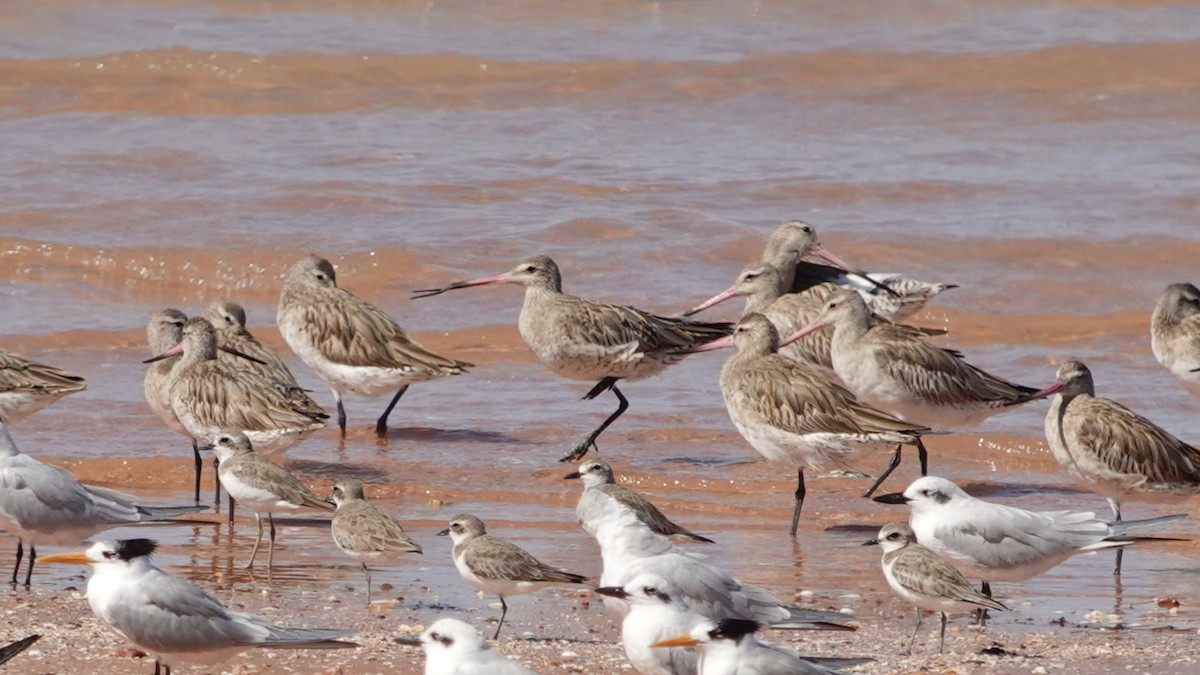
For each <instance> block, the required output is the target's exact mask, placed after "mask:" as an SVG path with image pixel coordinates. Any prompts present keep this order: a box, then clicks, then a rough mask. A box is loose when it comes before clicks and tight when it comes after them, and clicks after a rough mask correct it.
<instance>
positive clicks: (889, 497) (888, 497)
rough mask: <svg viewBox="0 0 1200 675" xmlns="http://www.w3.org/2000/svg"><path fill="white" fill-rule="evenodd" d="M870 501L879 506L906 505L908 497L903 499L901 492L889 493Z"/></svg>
mask: <svg viewBox="0 0 1200 675" xmlns="http://www.w3.org/2000/svg"><path fill="white" fill-rule="evenodd" d="M871 499H872V500H873V501H877V502H879V503H880V504H907V503H908V502H909V499H908V497H905V496H904V493H903V492H889V493H887V494H885V495H878V496H875V497H872V498H871Z"/></svg>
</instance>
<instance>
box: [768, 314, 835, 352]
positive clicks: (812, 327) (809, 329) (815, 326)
mask: <svg viewBox="0 0 1200 675" xmlns="http://www.w3.org/2000/svg"><path fill="white" fill-rule="evenodd" d="M824 327H825V324H824V323H822V322H821V320H820V319H817V320H816V321H813V322H812V323H810V324H808V325H807V326H805V327H804V328H801V329H800V330H798V331H796V332H795V333H792V334H791V335H789V336H788V337H787V339H785V340H784V341H783V342H780V343H779V346H780V347H784V346H786V345H790V344H792V343H793V342H795V341H796V340H799V339H800V338H802V337H804V336H805V335H809V334H811V333H815V332H817V331H819V330H821V329H822V328H824Z"/></svg>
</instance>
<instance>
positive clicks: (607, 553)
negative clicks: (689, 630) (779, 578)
mask: <svg viewBox="0 0 1200 675" xmlns="http://www.w3.org/2000/svg"><path fill="white" fill-rule="evenodd" d="M584 529H587V530H589V531H591V532H592V533H593V536H594V537H595V538H596V542H597V543H599V544H600V554H601V558H602V559H603V562H604V572H603V574H602V575H601V577H600V585H601V586H608V587H618V586H619V587H624V586H625V585H626V584H628V583H630V582H631V581H633V580H634V579H636V578H637V577H638V576H639V575H641V574H644V573H653V574H656V575H658V576H660V577H662V578H664V579H666V580H668V581H669V582H671V583H672V584H673V585H674V586H675V587H676V588H677V589H679V593H680V597H681V599H682V600H683V601H684V602H685V603H686V604H687V605H688V607H690V608H691V610H692V611H694V612H696V613H697V614H700V615H702V616H704V617H707V618H710V619H748V620H754V621H758V622H760V623H763V624H766V625H776V624H784V623H786V624H789V627H791V628H808V629H816V630H843V631H852V630H855V629H854V628H853V627H851V626H847V625H846V624H845V622H846V621H848V620H849V619H850V617H847V616H846V615H844V614H840V613H838V612H825V611H817V610H811V609H801V608H799V607H791V606H788V605H785V604H783V603H782V602H780V601H779V600H778V599H776V598H775V597H774V596H772V595H771V594H770V593H768V592H767V591H766V590H765V589H762V588H759V587H757V586H751V585H750V584H744V583H742V582H741V581H740V580H738V579H736V578H734V577H733V576H732V575H730V574H729V573H728V572H726V571H724V570H722V569H720V568H719V567H717V566H716V565H714V564H712V563H711V562H709V560H708V556H705V555H702V554H700V553H695V552H693V551H690V550H688V549H685V548H683V547H681V546H678V545H676V544H675V543H674V542H672V541H671V540H670V539H667V538H666V537H663V536H661V535H658V534H655V533H654V532H653V531H651V530H650V528H649V527H647V526H646V524H645V523H643V522H642V521H641V520H639V519H638V518H637V515H636V514H634V512H633V511H630V510H629V509H607V510H605V511H600V512H595V513H593V514H592V520H591V522H590V523H589V524H588V525H585V526H584ZM604 605H605V607H606V608H607V609H608V610H609V611H610V612H612V613H613V614H615V615H617V616H618V617H620V618H622V619H624V617H625V615H626V614H627V613H628V612H629V603H628V602H626V601H625V600H623V599H621V598H619V597H616V596H606V597H605V598H604Z"/></svg>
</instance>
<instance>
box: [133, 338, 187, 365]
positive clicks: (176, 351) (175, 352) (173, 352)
mask: <svg viewBox="0 0 1200 675" xmlns="http://www.w3.org/2000/svg"><path fill="white" fill-rule="evenodd" d="M182 353H183V343H182V342H180V343H179V344H177V345H175V346H174V347H171V348H170V349H168V350H167V351H165V352H163V353H161V354H159V355H158V356H151V357H150V358H148V359H146V360H145V361H142V363H154V362H155V361H162V360H163V359H169V358H171V357H172V356H179V355H180V354H182Z"/></svg>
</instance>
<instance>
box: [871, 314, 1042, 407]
mask: <svg viewBox="0 0 1200 675" xmlns="http://www.w3.org/2000/svg"><path fill="white" fill-rule="evenodd" d="M867 339H871V340H872V341H877V344H879V345H880V346H879V347H878V348H876V349H874V350H872V352H873V354H872V356H873V358H874V359H875V360H876V362H877V363H878V364H879V366H880V367H881V368H882V369H883V370H884V372H887V373H888V374H889V375H891V376H892V377H894V378H896V379H897V380H900V381H903V382H905V383H906V384H907V385H908V387H909V388H910V389H911V390H912V391H913V393H914V394H916V395H918V396H920V397H922V398H924V399H925V400H927V401H929V402H931V403H934V404H937V405H948V406H954V405H965V404H970V403H976V402H979V401H990V402H994V403H995V404H997V405H1005V404H1010V403H1017V402H1020V401H1021V400H1023V399H1024V398H1025V397H1027V396H1028V395H1029V394H1032V393H1033V392H1034V391H1036V390H1035V389H1033V388H1030V387H1024V386H1021V385H1019V384H1014V383H1012V382H1009V381H1008V380H1004V379H1001V378H999V377H996V376H995V375H992V374H990V373H987V372H985V371H983V370H980V369H979V368H976V367H975V366H972V365H971V364H969V363H967V362H966V361H964V360H963V359H962V355H961V353H959V352H957V351H953V350H948V349H942V348H940V347H937V346H935V345H931V344H929V343H928V342H925V341H924V340H923V339H922V338H921V337H920V336H918V335H916V334H914V333H913V332H912V331H910V330H907V329H904V328H898V327H897V326H894V325H892V324H877V325H875V326H872V327H871V332H870V333H868V338H867Z"/></svg>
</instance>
